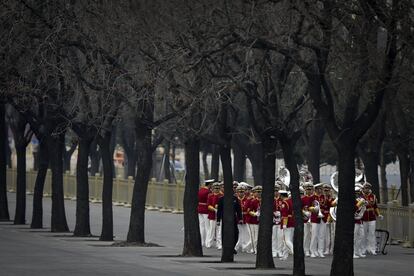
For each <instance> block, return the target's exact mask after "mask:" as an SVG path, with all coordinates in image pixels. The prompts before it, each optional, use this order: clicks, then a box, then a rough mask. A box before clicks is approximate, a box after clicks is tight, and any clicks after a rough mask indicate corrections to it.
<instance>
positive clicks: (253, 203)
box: [247, 198, 261, 224]
mask: <svg viewBox="0 0 414 276" xmlns="http://www.w3.org/2000/svg"><path fill="white" fill-rule="evenodd" d="M260 203H261V200H260V199H258V198H252V199H251V200H249V203H248V205H247V212H249V213H250V212H257V211H258V210H260ZM249 217H250V219H249V222H248V223H250V224H259V219H258V217H256V216H251V215H250V216H249Z"/></svg>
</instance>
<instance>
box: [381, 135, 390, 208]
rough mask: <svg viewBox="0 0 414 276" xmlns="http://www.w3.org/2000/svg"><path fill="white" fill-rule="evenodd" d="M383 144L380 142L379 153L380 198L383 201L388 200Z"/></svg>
mask: <svg viewBox="0 0 414 276" xmlns="http://www.w3.org/2000/svg"><path fill="white" fill-rule="evenodd" d="M384 145H385V143H384V142H383V143H382V146H381V155H380V170H381V191H382V195H381V199H382V202H383V203H387V202H388V183H387V171H386V168H387V164H386V163H385V152H384Z"/></svg>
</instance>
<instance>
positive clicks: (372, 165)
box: [361, 151, 381, 201]
mask: <svg viewBox="0 0 414 276" xmlns="http://www.w3.org/2000/svg"><path fill="white" fill-rule="evenodd" d="M361 158H362V161H363V162H364V167H365V175H366V178H367V182H369V183H371V185H372V192H373V193H374V194H375V195H376V197H377V199H378V201H380V200H381V194H380V188H379V179H378V164H379V153H378V152H372V151H370V152H367V151H364V152H363V154H361Z"/></svg>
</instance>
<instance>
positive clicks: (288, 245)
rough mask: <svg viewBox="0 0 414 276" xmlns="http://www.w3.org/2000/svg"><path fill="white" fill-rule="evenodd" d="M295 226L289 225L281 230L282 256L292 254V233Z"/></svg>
mask: <svg viewBox="0 0 414 276" xmlns="http://www.w3.org/2000/svg"><path fill="white" fill-rule="evenodd" d="M294 230H295V228H293V227H289V228H285V229H283V230H282V233H283V244H284V246H283V252H282V258H287V257H288V255H289V254H292V255H293V233H294Z"/></svg>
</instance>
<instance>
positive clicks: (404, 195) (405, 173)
mask: <svg viewBox="0 0 414 276" xmlns="http://www.w3.org/2000/svg"><path fill="white" fill-rule="evenodd" d="M397 155H398V161H399V163H400V179H401V186H400V191H401V205H402V206H408V179H409V169H410V161H409V157H408V154H407V152H406V151H398V152H397Z"/></svg>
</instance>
